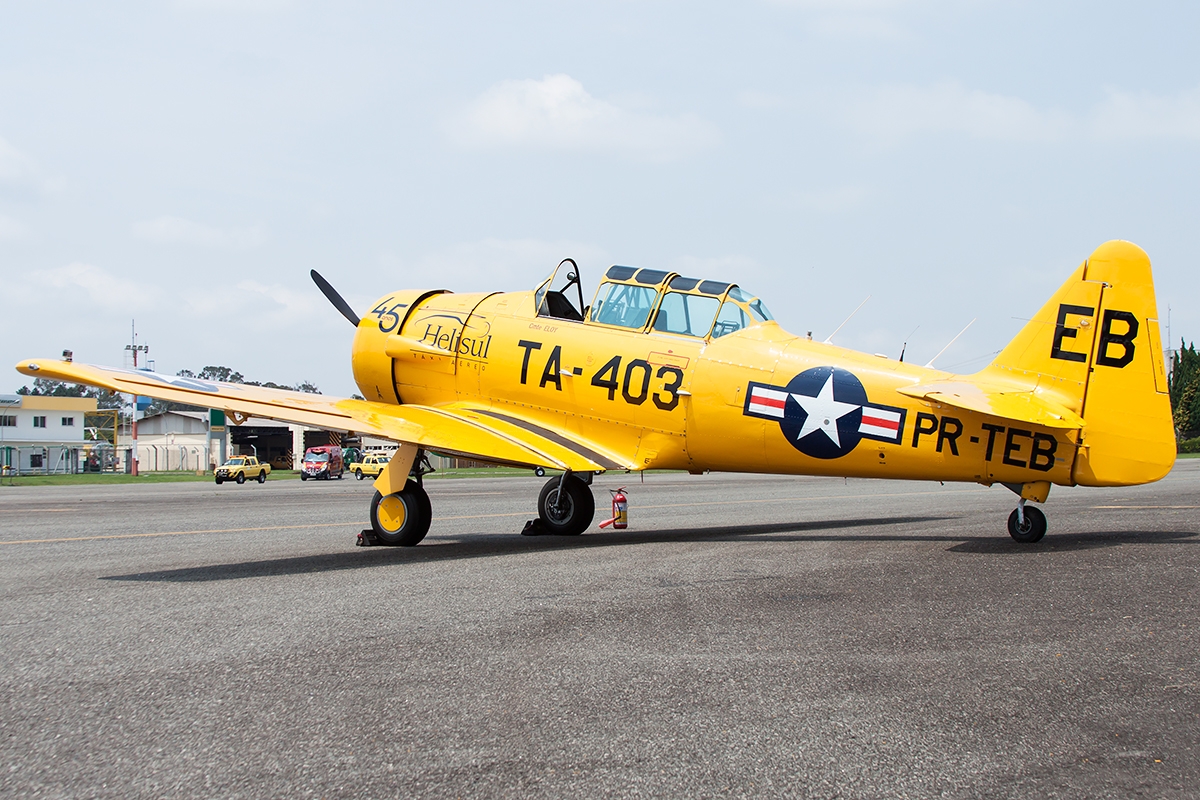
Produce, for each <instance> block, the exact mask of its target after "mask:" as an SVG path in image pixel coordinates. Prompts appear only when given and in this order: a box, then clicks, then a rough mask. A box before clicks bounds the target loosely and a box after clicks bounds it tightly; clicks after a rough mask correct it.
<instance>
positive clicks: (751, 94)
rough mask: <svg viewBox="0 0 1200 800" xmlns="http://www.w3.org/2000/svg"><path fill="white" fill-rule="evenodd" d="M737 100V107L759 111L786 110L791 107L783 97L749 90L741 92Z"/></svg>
mask: <svg viewBox="0 0 1200 800" xmlns="http://www.w3.org/2000/svg"><path fill="white" fill-rule="evenodd" d="M737 100H738V104H739V105H742V106H744V107H746V108H754V109H759V110H766V109H774V108H787V107H788V106H790V105H792V103H791V101H790V100H788V98H786V97H784V96H783V95H778V94H773V93H771V92H762V91H758V90H756V89H749V90H747V91H744V92H742V93H741V94H739V95H738V98H737Z"/></svg>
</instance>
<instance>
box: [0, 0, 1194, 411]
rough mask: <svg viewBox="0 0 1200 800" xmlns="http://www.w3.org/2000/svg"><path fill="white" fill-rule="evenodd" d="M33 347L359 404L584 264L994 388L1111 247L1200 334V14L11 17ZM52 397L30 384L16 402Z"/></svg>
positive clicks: (19, 221) (1071, 9)
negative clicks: (404, 352)
mask: <svg viewBox="0 0 1200 800" xmlns="http://www.w3.org/2000/svg"><path fill="white" fill-rule="evenodd" d="M0 19H2V20H3V24H2V25H0V286H3V291H2V294H0V297H2V298H3V303H2V313H3V324H2V326H0V365H3V364H14V363H16V362H17V361H18V360H20V359H23V358H29V357H47V356H58V354H59V353H60V352H61V351H62V350H63V349H71V350H73V351H74V353H75V358H76V360H78V361H84V362H89V363H99V364H108V365H117V366H119V365H121V364H123V363H125V352H124V347H125V345H127V344H129V343H130V341H131V324H132V321H134V320H136V328H137V336H138V343H139V344H145V345H148V346H149V348H150V352H149V356H150V358H152V359H153V360H154V362H155V368H156V369H157V370H158V371H160V372H166V373H170V374H174V373H175V372H177V371H179V370H181V369H191V370H199V369H200V368H202V367H204V366H207V365H221V366H228V367H231V368H233V369H236V370H238V371H240V372H242V373H243V374H245V375H246V376H247V378H250V379H256V380H260V381H275V382H278V383H286V384H293V383H297V382H299V381H302V380H308V381H311V382H313V383H315V384H317V385H318V386H319V387H320V388H321V390H322V391H323V392H325V393H326V394H335V395H342V396H348V395H349V394H351V393H352V392H354V391H356V387H355V386H354V383H353V377H352V375H351V370H350V360H349V356H350V342H351V338H352V335H353V330H352V329H351V327H350V325H349V324H347V322H346V320H345V319H344V318H343V317H342V316H341V315H340V314H338V312H337V311H335V310H334V309H333V307H332V306H330V305H329V304H328V303H327V302H326V300H325V299H324V297H323V296H322V295H321V294H320V292H319V291H318V290H317V289H316V287H315V286H314V285H313V284H312V282H311V280H310V279H309V276H308V272H309V270H310V269H316V270H317V271H319V272H320V273H321V274H322V275H324V276H325V277H326V278H327V279H328V280H329V281H330V282H331V283H332V284H333V285H334V286H335V287H337V288H338V289H339V290H340V291H341V292H342V294H343V295H344V296H345V297H346V298H347V300H348V301H349V302H350V303H351V305H352V306H354V307H355V308H356V309H358V310H359V313H360V314H362V313H366V312H367V311H369V309H370V308H371V305H372V301H373V300H374V299H376V298H377V297H380V296H382V295H385V294H387V293H389V292H391V291H393V290H397V289H402V288H445V289H450V290H453V291H505V290H521V289H531V288H533V287H534V286H535V285H536V284H537V283H539V282H540V281H541V280H542V279H543V278H544V277H546V276H547V275H549V274H550V272H551V271H552V270H553V268H554V266H555V264H557V263H558V261H559V260H560V259H562V258H565V257H568V256H569V257H572V258H575V259H576V260H577V261H578V262H579V264H580V266H581V268H582V272H583V278H584V285H585V294H587V295H588V296H589V297H590V294H591V293H592V292H594V290H595V286H596V283H597V281H598V279H599V277H600V276H601V274H602V273H603V271H604V269H605V268H606V267H607V266H608V265H610V264H613V263H617V264H629V265H636V266H643V267H654V268H660V269H671V270H676V271H679V272H682V273H684V274H686V275H689V276H694V277H701V278H710V279H716V280H723V281H733V282H736V283H738V284H739V285H741V286H743V287H745V288H747V289H748V290H750V291H751V292H753V293H755V294H758V295H760V296H761V297H762V298H763V299H764V300H765V301H766V303H767V305H768V306H769V307H770V308H771V310H772V311H773V312H774V314H775V316H776V317H777V318H778V319H779V321H780V323H781V324H782V325H783V327H784V328H786V329H788V330H790V331H792V332H794V333H798V334H800V335H804V333H805V332H807V331H812V332H813V334H814V338H817V339H824V338H825V337H826V336H828V335H829V334H830V333H831V332H832V331H833V330H834V329H835V328H837V326H838V325H839V324H841V323H842V321H843V320H844V319H845V318H846V317H847V316H848V315H849V314H850V313H851V312H852V311H853V310H854V309H855V307H857V306H858V305H859V304H860V303H861V302H862V301H863V300H864V298H866V297H868V296H870V300H869V301H868V302H867V303H866V305H865V306H864V307H863V308H862V310H861V311H859V312H858V314H856V315H855V316H854V318H853V319H851V320H850V322H848V323H847V324H846V325H845V327H844V328H842V330H841V331H840V332H839V333H838V335H837V337H836V338H835V340H834V341H835V342H836V343H837V344H840V345H843V346H846V347H853V348H856V349H860V350H865V351H868V352H879V353H886V354H888V355H891V356H897V355H899V353H900V350H901V347H902V346H903V344H904V342H906V341H907V343H908V346H907V347H908V349H907V355H906V360H909V361H916V362H918V363H925V362H926V361H928V360H929V359H930V358H932V357H933V356H934V355H935V354H937V352H938V351H939V350H941V349H942V348H943V347H944V346H945V345H946V344H947V342H949V341H950V340H951V339H952V338H953V337H954V336H955V334H957V333H958V332H959V331H960V330H961V329H962V328H963V326H965V325H967V324H968V323H969V322H971V320H973V319H974V320H976V321H975V323H974V324H973V325H971V327H970V328H969V329H968V330H967V331H966V333H964V334H963V335H962V337H961V338H959V339H958V340H957V341H955V342H954V344H953V345H952V346H951V347H950V348H949V349H948V350H947V351H946V352H945V354H944V355H942V356H941V357H939V359H938V361H937V365H938V366H939V367H943V368H947V369H951V370H954V371H958V372H972V371H975V370H977V369H980V368H982V367H983V366H985V365H986V364H987V363H988V361H989V360H990V358H991V356H992V355H994V354H995V353H996V352H997V351H999V350H1000V349H1001V348H1002V347H1003V346H1004V344H1005V343H1006V342H1007V341H1008V340H1009V339H1010V338H1011V337H1012V336H1014V335H1015V334H1016V332H1017V331H1018V330H1019V329H1020V327H1021V326H1022V324H1023V321H1024V320H1026V319H1028V318H1029V317H1030V316H1032V314H1033V313H1034V312H1035V311H1036V310H1037V309H1038V308H1039V307H1040V306H1041V305H1042V304H1043V303H1044V302H1045V301H1046V300H1047V299H1048V298H1049V296H1050V295H1051V294H1052V293H1053V292H1054V290H1055V289H1056V288H1057V287H1058V286H1059V285H1060V284H1062V283H1063V282H1064V281H1065V280H1066V279H1067V277H1068V276H1069V275H1070V274H1071V272H1072V271H1073V270H1074V269H1075V268H1076V267H1077V266H1078V265H1079V264H1080V263H1082V262H1083V260H1084V259H1086V258H1087V256H1088V255H1089V253H1091V252H1092V250H1094V249H1095V248H1096V247H1097V246H1099V245H1100V244H1102V243H1103V242H1105V241H1107V240H1109V239H1128V240H1131V241H1133V242H1136V243H1137V244H1139V245H1140V246H1141V247H1143V248H1144V249H1145V250H1146V251H1147V252H1148V253H1149V255H1150V258H1151V261H1152V263H1153V266H1154V272H1155V282H1156V288H1157V293H1158V304H1159V311H1160V317H1161V318H1162V319H1163V331H1164V335H1166V331H1167V316H1168V310H1167V309H1168V306H1170V335H1171V338H1172V340H1173V341H1175V342H1178V340H1179V339H1180V338H1184V339H1187V340H1188V341H1191V340H1193V339H1196V338H1200V303H1198V302H1197V301H1198V300H1200V269H1198V266H1200V265H1198V263H1197V257H1196V254H1197V253H1198V252H1200V226H1198V225H1197V222H1198V221H1200V50H1198V49H1197V48H1196V46H1195V43H1196V40H1197V38H1198V37H1200V6H1198V5H1196V4H1192V3H1184V2H1174V3H1163V2H1153V0H1149V1H1146V2H1138V3H1110V2H1096V1H1095V0H1092V1H1091V2H1052V1H1048V0H1042V2H1021V1H1020V0H1012V1H1010V2H1000V1H999V0H996V1H994V2H989V1H988V0H957V2H951V1H950V0H840V1H838V0H790V1H789V0H746V2H741V3H720V2H712V3H704V2H649V1H642V2H607V3H605V2H597V3H570V2H529V3H521V2H507V3H471V2H455V1H454V0H443V2H439V3H409V2H387V3H385V2H378V3H369V2H339V3H310V2H302V0H176V1H175V2H124V3H122V2H113V3H104V4H99V3H96V4H92V3H59V2H52V1H49V2H39V3H25V2H15V1H14V0H0ZM26 382H27V379H25V378H23V376H21V375H19V374H18V373H16V372H15V371H12V372H10V373H9V379H8V381H7V382H6V383H5V382H2V381H0V391H5V392H9V391H13V390H15V389H16V388H17V387H18V386H21V385H23V384H24V383H26Z"/></svg>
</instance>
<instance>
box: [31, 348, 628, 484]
mask: <svg viewBox="0 0 1200 800" xmlns="http://www.w3.org/2000/svg"><path fill="white" fill-rule="evenodd" d="M17 371H18V372H20V373H21V374H23V375H28V376H30V377H34V378H49V379H52V380H58V381H67V382H69V383H82V384H87V385H89V386H96V387H99V388H102V389H108V390H110V391H114V392H122V393H126V394H138V395H143V396H146V397H154V398H157V399H160V400H169V401H172V402H176V403H187V404H190V405H195V406H200V407H203V408H221V409H224V410H225V411H227V412H229V413H230V414H231V415H233V416H235V418H236V417H237V416H243V417H245V416H255V417H265V418H268V419H277V420H281V421H285V422H295V423H299V424H301V425H311V426H313V427H318V428H328V429H331V430H344V431H354V432H356V433H366V434H370V435H374V436H381V437H383V438H386V439H392V440H394V441H397V442H405V443H409V444H415V445H418V446H420V447H424V448H427V449H430V450H436V451H437V452H439V453H445V454H447V455H453V456H463V457H468V458H477V459H479V460H483V461H492V462H498V463H503V464H512V465H517V466H529V467H546V468H549V469H570V470H572V471H575V472H596V471H602V470H609V469H630V468H631V467H630V465H629V464H628V463H625V462H627V461H628V459H624V458H621V457H620V456H619V455H616V454H613V453H606V452H604V450H603V449H602V448H600V447H598V446H597V445H595V444H594V443H590V442H581V441H578V440H575V439H571V438H569V437H566V436H563V435H562V434H561V433H559V432H557V431H552V430H550V429H548V428H544V427H541V426H539V425H537V424H536V423H534V422H532V421H529V420H525V419H523V418H520V417H517V416H514V415H512V414H509V413H503V414H501V413H498V412H494V411H491V410H488V409H465V408H435V407H432V406H415V405H402V406H397V405H389V404H387V403H376V402H373V401H370V400H353V399H348V398H336V397H326V396H325V395H317V394H307V393H305V392H293V391H288V390H286V389H266V388H263V387H261V386H247V385H245V384H239V383H219V382H216V381H205V380H200V379H198V378H184V377H175V376H168V375H160V374H158V373H155V372H145V371H141V370H129V369H119V368H116V367H100V366H94V365H90V364H79V363H75V362H68V361H59V360H57V359H29V360H26V361H22V362H20V363H18V364H17Z"/></svg>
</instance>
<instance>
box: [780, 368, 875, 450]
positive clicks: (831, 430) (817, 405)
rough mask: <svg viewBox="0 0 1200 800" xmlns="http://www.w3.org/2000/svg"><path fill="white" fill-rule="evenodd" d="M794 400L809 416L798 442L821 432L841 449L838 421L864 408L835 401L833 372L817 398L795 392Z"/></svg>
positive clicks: (793, 394) (797, 438)
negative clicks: (811, 434)
mask: <svg viewBox="0 0 1200 800" xmlns="http://www.w3.org/2000/svg"><path fill="white" fill-rule="evenodd" d="M792 399H793V400H795V401H796V402H797V403H799V404H800V407H801V408H803V409H804V412H805V413H806V414H808V416H807V417H806V418H805V420H804V427H803V428H801V429H800V435H799V436H797V437H796V441H799V440H801V439H803V438H804V437H805V436H808V435H809V434H810V433H816V432H817V431H821V432H822V433H824V434H825V435H826V436H828V437H829V440H830V441H832V442H833V443H834V444H835V445H837V447H838V448H839V449H840V448H841V446H842V442H841V440H840V439H838V429H837V423H838V420H839V419H841V418H842V417H844V416H846V415H847V414H849V413H850V412H851V411H856V410H858V409H860V408H862V406H858V405H854V404H853V403H839V402H838V401H837V400H834V399H833V373H832V372H831V373H829V377H828V378H826V379H825V385H824V386H822V387H821V391H820V392H818V393H817V396H816V397H809V396H808V395H806V394H796V393H794V392H793V393H792Z"/></svg>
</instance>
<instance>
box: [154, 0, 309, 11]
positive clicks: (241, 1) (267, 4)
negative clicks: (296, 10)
mask: <svg viewBox="0 0 1200 800" xmlns="http://www.w3.org/2000/svg"><path fill="white" fill-rule="evenodd" d="M291 4H292V3H291V0H175V3H174V5H175V7H176V8H180V9H184V10H187V11H249V12H262V11H281V10H283V9H285V8H287V7H288V6H290V5H291Z"/></svg>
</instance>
